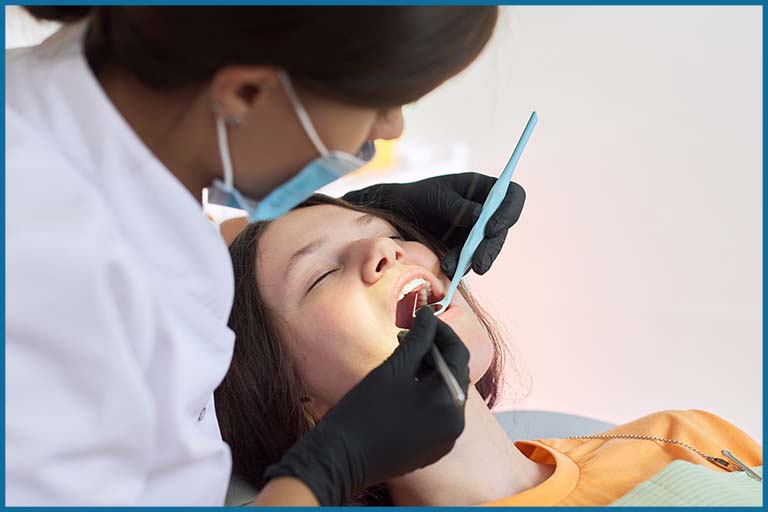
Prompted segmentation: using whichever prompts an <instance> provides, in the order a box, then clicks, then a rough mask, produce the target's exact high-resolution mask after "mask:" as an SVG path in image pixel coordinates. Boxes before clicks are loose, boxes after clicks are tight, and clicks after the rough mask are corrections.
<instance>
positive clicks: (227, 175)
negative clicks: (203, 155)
mask: <svg viewBox="0 0 768 512" xmlns="http://www.w3.org/2000/svg"><path fill="white" fill-rule="evenodd" d="M215 110H216V109H214V111H215ZM216 135H217V136H218V137H217V138H218V140H219V156H220V157H221V166H222V167H223V169H224V186H225V187H226V188H227V190H232V187H233V174H234V172H233V171H232V158H231V157H230V155H229V140H228V139H227V123H226V121H224V118H223V117H222V116H221V115H219V114H218V113H216Z"/></svg>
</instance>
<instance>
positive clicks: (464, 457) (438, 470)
mask: <svg viewBox="0 0 768 512" xmlns="http://www.w3.org/2000/svg"><path fill="white" fill-rule="evenodd" d="M552 470H553V468H552V467H551V466H547V465H543V464H538V463H536V462H533V461H531V460H530V459H528V458H526V457H525V456H524V455H523V454H522V453H520V451H519V450H518V449H517V447H515V445H514V443H513V442H512V441H511V440H510V439H509V438H508V437H507V435H506V432H504V429H503V428H502V427H501V425H500V424H499V422H498V421H497V420H496V418H495V417H494V415H493V413H492V412H491V411H490V410H489V409H488V406H487V405H486V404H485V402H484V401H483V399H482V397H481V396H480V394H479V393H478V392H477V390H475V388H474V387H473V386H470V390H469V394H468V400H467V408H466V423H465V427H464V432H463V433H462V434H461V436H459V439H458V440H457V441H456V445H455V446H454V447H453V450H451V452H450V453H449V454H448V455H446V456H445V457H443V458H442V459H440V460H439V461H438V462H436V463H435V464H432V465H431V466H427V467H426V468H423V469H420V470H418V471H414V472H412V473H409V474H407V475H405V476H402V477H400V478H397V479H394V480H390V481H389V482H387V488H388V489H389V492H390V494H391V496H392V500H393V502H394V504H395V505H412V506H450V505H455V506H461V505H477V504H480V503H485V502H489V501H493V500H496V499H500V498H504V497H507V496H512V495H513V494H517V493H519V492H522V491H524V490H526V489H530V488H532V487H535V486H536V485H538V484H540V483H541V482H543V481H544V480H545V479H547V478H548V477H549V476H550V475H551V474H552Z"/></svg>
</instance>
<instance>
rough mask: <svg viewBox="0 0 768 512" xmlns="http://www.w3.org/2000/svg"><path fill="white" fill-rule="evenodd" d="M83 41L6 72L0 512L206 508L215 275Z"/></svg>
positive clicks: (205, 232) (219, 459) (214, 479)
mask: <svg viewBox="0 0 768 512" xmlns="http://www.w3.org/2000/svg"><path fill="white" fill-rule="evenodd" d="M82 32H83V27H82V25H81V26H75V27H70V28H67V29H64V30H62V31H60V32H59V33H58V34H56V35H54V36H53V37H52V38H51V39H49V40H48V41H46V42H45V43H43V44H42V45H41V46H39V47H35V48H32V49H23V50H11V51H9V52H7V54H6V66H7V68H6V73H7V76H6V87H7V91H6V123H7V124H6V151H7V156H6V186H7V189H6V198H7V210H6V212H7V221H6V229H7V231H6V243H7V249H6V256H7V263H6V276H7V288H6V301H7V306H6V314H7V319H6V321H7V324H6V372H7V373H6V375H7V377H6V384H7V391H6V397H7V402H6V453H7V458H6V461H7V465H6V504H7V505H78V504H121V505H133V504H135V505H148V504H154V505H162V504H174V505H186V504H189V505H221V504H223V502H224V495H225V492H226V487H227V482H228V479H229V475H230V469H231V459H230V454H229V450H228V447H227V446H226V444H225V443H224V442H223V441H222V440H221V435H220V432H219V429H218V424H217V421H216V414H215V411H214V408H213V395H212V393H213V390H214V389H215V388H216V386H217V385H218V384H219V383H220V382H221V380H222V378H223V377H224V374H225V373H226V371H227V368H228V366H229V362H230V359H231V356H232V349H233V343H234V334H233V333H232V331H231V330H230V329H229V328H228V327H227V325H226V324H227V319H228V316H229V311H230V308H231V303H232V296H233V278H232V268H231V263H230V259H229V256H228V253H227V250H226V247H225V244H224V243H223V241H222V240H221V239H220V237H219V235H218V232H217V230H216V228H215V226H214V225H212V224H211V223H210V222H209V221H208V220H207V219H206V218H205V216H204V215H203V212H202V211H201V206H200V204H199V201H197V200H196V199H195V198H194V197H193V196H192V195H191V194H190V193H189V192H188V191H187V190H186V189H185V188H183V186H182V185H181V183H180V182H178V181H177V180H176V179H175V178H174V176H173V175H172V174H171V173H170V172H169V171H168V170H167V169H166V168H165V167H164V166H163V165H162V164H161V163H160V162H159V161H158V160H157V159H156V158H155V157H154V155H153V154H152V153H150V151H149V150H148V149H147V148H146V147H145V146H144V145H143V144H142V142H141V141H140V140H139V138H138V137H137V136H136V134H135V133H134V132H133V131H132V130H131V129H130V128H129V126H128V125H127V123H126V122H125V121H124V120H123V118H122V117H121V116H120V115H119V113H118V112H117V110H116V109H115V108H114V107H113V105H112V104H111V103H110V101H109V100H108V98H107V96H106V95H105V94H104V92H103V90H102V89H101V88H100V87H99V85H98V82H97V81H96V80H95V78H94V76H93V75H92V73H91V71H90V68H89V67H88V65H87V63H86V61H85V59H84V56H83V52H82Z"/></svg>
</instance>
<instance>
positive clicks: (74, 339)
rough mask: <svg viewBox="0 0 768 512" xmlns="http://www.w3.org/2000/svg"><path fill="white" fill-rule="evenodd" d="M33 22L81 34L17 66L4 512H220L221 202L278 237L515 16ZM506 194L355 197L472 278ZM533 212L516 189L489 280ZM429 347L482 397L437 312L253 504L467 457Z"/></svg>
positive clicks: (411, 191) (153, 11)
mask: <svg viewBox="0 0 768 512" xmlns="http://www.w3.org/2000/svg"><path fill="white" fill-rule="evenodd" d="M26 9H27V10H28V11H29V12H30V13H32V14H33V15H34V16H36V17H39V18H45V19H51V20H57V21H61V22H63V23H64V26H63V28H62V29H60V30H59V31H58V32H57V33H56V34H55V35H54V36H52V37H51V38H49V39H48V40H46V41H45V42H44V43H42V44H41V45H39V46H36V47H32V48H27V49H21V50H11V51H9V52H7V55H6V152H7V153H6V187H7V192H6V198H7V204H6V212H7V219H6V243H7V250H6V257H7V263H6V275H7V279H8V281H7V288H6V297H7V306H6V383H7V392H6V487H5V488H6V504H7V505H12V506H14V505H221V504H222V503H223V502H224V495H225V492H226V489H227V484H228V481H229V477H230V471H231V461H230V455H229V450H228V448H227V446H226V444H225V443H224V442H223V441H222V439H221V436H220V433H219V430H218V424H217V421H216V411H215V406H214V403H213V391H214V389H215V388H216V387H217V386H218V385H219V383H220V382H221V380H222V378H223V377H224V374H225V373H226V371H227V369H228V367H229V364H230V360H231V356H232V349H233V344H234V343H235V340H234V335H233V333H232V331H231V330H230V329H229V328H228V327H227V320H228V317H229V313H230V307H231V304H232V297H233V277H232V267H231V261H230V258H229V255H228V252H227V249H226V246H225V244H224V242H223V241H222V239H221V237H220V236H219V233H218V231H217V229H216V227H215V226H214V225H213V224H212V223H210V222H209V221H208V220H207V219H206V217H205V216H204V214H203V212H202V209H201V198H202V194H203V190H204V189H207V190H208V191H209V200H210V201H212V202H218V203H221V204H228V205H231V206H236V207H239V208H242V209H244V210H246V211H247V212H248V216H249V219H250V220H251V221H256V220H263V219H271V218H274V217H276V216H279V215H281V214H283V213H285V212H286V211H288V210H290V209H291V207H293V206H295V205H296V204H297V203H299V202H300V201H301V200H303V199H304V198H305V197H307V196H308V195H309V194H311V193H312V192H313V191H314V190H316V189H317V188H319V187H321V186H323V185H325V184H327V183H329V182H330V181H333V180H334V179H336V178H338V177H340V176H342V175H344V174H346V173H349V172H351V171H353V170H355V169H357V168H359V167H360V166H362V165H363V164H364V163H365V162H366V161H367V160H368V159H370V158H371V156H372V154H373V145H372V143H371V141H373V140H375V139H387V138H394V137H398V136H399V135H400V133H401V131H402V116H401V113H400V107H401V106H402V105H404V104H406V103H409V102H413V101H415V100H417V99H419V98H420V97H422V96H423V95H425V94H426V93H428V92H430V91H431V90H433V89H434V88H435V87H437V86H438V85H439V84H441V83H442V82H444V81H445V80H447V79H448V78H450V77H451V76H453V75H455V74H457V73H458V72H460V71H461V70H462V69H464V68H465V67H466V66H468V65H469V64H470V63H471V62H472V61H473V60H474V59H475V58H476V56H477V55H478V54H479V53H480V51H481V50H482V48H483V47H484V46H485V44H486V42H487V41H488V39H489V37H490V36H491V34H492V32H493V28H494V26H495V23H496V18H497V8H496V7H458V6H457V7H344V8H329V7H318V8H307V7H300V8H299V7H139V6H135V7H121V6H104V7H93V6H91V7H71V6H68V7H65V6H58V7H50V6H48V7H45V6H39V7H27V8H26ZM493 181H494V180H493V179H492V178H488V177H485V176H482V175H478V174H473V173H468V174H462V175H454V176H446V177H439V178H432V179H430V180H424V181H422V182H416V183H411V184H405V185H402V184H389V185H378V186H374V187H371V188H368V189H366V190H363V191H358V192H353V193H350V194H349V195H348V196H346V198H347V199H348V200H350V201H359V202H373V203H376V204H378V205H380V206H383V207H387V208H396V209H399V210H401V211H403V212H404V213H406V214H410V215H413V217H414V220H416V221H417V222H419V223H420V224H421V225H422V227H423V228H424V229H427V230H430V231H431V232H432V233H434V234H435V235H437V236H439V237H440V236H442V237H443V239H444V241H445V242H446V244H448V246H449V247H451V248H453V252H452V253H451V255H449V257H447V258H446V259H445V261H443V266H444V270H445V271H446V272H447V273H449V274H451V273H452V272H453V270H454V269H455V264H456V261H455V260H456V258H455V255H456V254H457V251H458V250H459V248H460V246H461V243H462V242H463V238H464V237H466V234H467V232H468V229H469V228H470V227H471V225H472V223H473V221H474V219H475V218H476V216H477V215H478V213H479V207H480V204H482V202H483V200H484V199H485V195H486V194H487V192H488V190H489V189H490V187H491V186H492V185H493ZM524 197H525V196H524V192H523V191H522V189H521V188H520V187H519V186H516V185H514V184H513V186H512V187H511V188H510V193H509V195H508V197H507V199H506V201H505V203H504V205H503V206H502V207H501V208H500V210H499V211H498V212H497V213H496V217H495V218H494V219H493V220H492V221H491V222H490V223H489V228H488V230H487V232H486V235H487V238H486V240H485V241H484V242H483V245H482V246H481V248H480V250H479V251H478V254H477V256H476V258H475V261H474V262H473V268H474V269H475V270H476V271H477V272H479V273H483V272H485V271H486V270H487V269H488V267H489V266H490V265H491V263H492V262H493V260H494V258H495V257H496V255H497V254H498V252H499V251H500V249H501V245H502V244H503V242H504V237H505V236H506V233H507V230H508V229H509V228H510V227H511V226H512V225H513V224H514V223H515V222H516V220H517V218H518V217H519V214H520V211H521V209H522V206H523V201H524ZM351 306H352V307H354V305H351ZM328 342H329V343H333V342H334V340H328ZM432 343H436V344H437V345H438V347H439V348H440V350H441V351H442V352H443V354H444V356H445V359H446V360H447V361H448V363H449V365H450V366H451V367H452V369H453V372H454V373H455V374H456V376H457V378H458V379H459V381H460V382H461V384H462V386H463V387H464V388H465V389H466V387H467V385H468V376H467V360H468V354H467V351H466V348H464V346H463V344H462V343H461V340H459V339H458V338H457V337H456V335H455V334H454V333H453V332H452V331H451V329H450V328H449V327H447V326H446V325H445V324H443V323H442V322H440V321H439V320H437V319H436V318H435V317H434V316H433V315H432V314H431V313H428V312H424V313H420V315H419V316H418V318H417V321H416V323H415V325H414V328H413V329H412V330H411V333H410V335H409V337H408V338H407V339H406V340H405V342H404V343H403V344H402V345H401V346H400V347H399V348H398V349H397V350H396V351H395V352H394V353H393V354H392V356H391V357H390V358H389V359H388V360H387V361H385V362H384V363H382V365H381V366H380V367H379V368H377V369H375V370H374V371H373V372H372V373H371V374H369V375H368V377H366V379H364V380H363V381H362V382H361V383H360V385H358V386H357V387H356V388H354V389H353V390H352V391H350V393H349V394H348V395H347V396H346V397H345V398H344V399H343V400H342V401H341V402H340V403H339V404H338V406H337V407H335V408H334V409H333V410H332V411H331V412H329V413H328V414H327V415H326V416H325V417H324V418H323V419H322V420H321V421H320V422H319V424H318V427H317V428H315V429H314V430H313V431H312V432H311V433H310V434H308V435H307V436H306V437H305V438H304V439H302V440H301V441H300V442H298V443H297V444H296V445H295V446H294V447H293V448H292V449H291V450H290V451H289V452H288V453H287V454H286V455H285V456H284V457H283V459H282V460H281V461H280V462H279V463H278V464H275V465H274V466H272V467H270V469H269V470H268V471H267V478H268V479H269V483H268V484H267V485H266V486H265V488H264V489H263V490H262V492H261V494H260V495H259V497H258V498H257V499H256V501H255V502H254V504H256V505H270V506H271V505H316V504H321V505H339V504H341V503H343V501H344V499H345V498H346V497H347V496H349V495H350V494H351V493H353V492H354V491H356V490H357V489H359V488H362V487H364V486H367V485H370V484H372V483H376V482H380V481H383V480H385V479H389V478H391V477H393V476H396V475H400V474H404V473H406V472H409V471H412V470H414V469H417V468H420V467H423V466H425V465H428V464H431V463H432V462H434V461H436V460H438V459H439V458H440V457H442V456H443V455H444V454H445V453H447V452H448V451H449V450H450V448H451V446H452V444H453V443H454V441H455V439H456V437H457V436H458V435H459V434H460V433H461V431H462V429H463V427H464V410H463V407H456V406H454V405H453V404H452V402H451V399H450V396H449V394H448V392H447V391H446V389H445V388H444V386H443V385H442V383H441V381H440V379H438V378H430V377H431V375H430V374H429V370H427V374H420V375H421V378H420V379H419V381H418V382H417V381H416V380H415V379H414V375H415V374H416V372H417V371H424V370H423V368H422V363H426V368H431V366H430V365H429V359H428V357H427V353H428V351H429V348H430V346H431V344H432ZM420 368H421V370H420ZM432 371H434V370H432ZM371 404H375V407H374V408H371V407H370V406H371ZM372 409H375V414H374V413H372ZM242 414H243V415H254V416H257V415H259V414H261V412H260V411H246V410H243V411H242Z"/></svg>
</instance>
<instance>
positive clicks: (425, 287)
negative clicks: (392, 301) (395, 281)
mask: <svg viewBox="0 0 768 512" xmlns="http://www.w3.org/2000/svg"><path fill="white" fill-rule="evenodd" d="M416 288H421V290H420V292H421V293H422V295H426V296H428V295H429V292H430V291H431V286H430V285H429V283H428V282H427V281H425V280H424V279H422V278H420V277H417V278H416V279H413V280H412V281H408V283H406V285H405V286H403V289H402V290H400V296H399V297H398V298H397V300H402V299H403V297H405V296H406V295H408V294H409V293H411V292H412V291H413V290H415V289H416Z"/></svg>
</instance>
